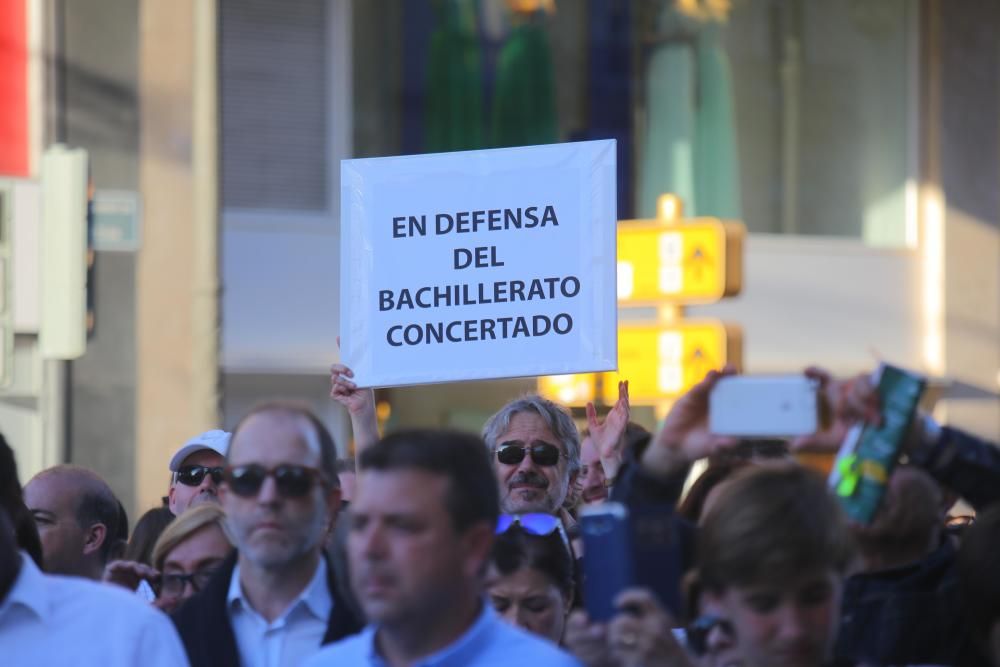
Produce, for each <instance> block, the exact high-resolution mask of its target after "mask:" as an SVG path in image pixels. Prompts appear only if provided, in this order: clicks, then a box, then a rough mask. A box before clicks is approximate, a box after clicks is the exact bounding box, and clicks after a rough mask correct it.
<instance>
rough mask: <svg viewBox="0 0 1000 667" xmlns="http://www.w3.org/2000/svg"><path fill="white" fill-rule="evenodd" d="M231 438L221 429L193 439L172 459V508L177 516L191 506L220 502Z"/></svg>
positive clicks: (170, 496) (170, 498) (170, 497)
mask: <svg viewBox="0 0 1000 667" xmlns="http://www.w3.org/2000/svg"><path fill="white" fill-rule="evenodd" d="M229 436H230V434H229V433H227V432H226V431H220V430H218V429H215V430H212V431H205V432H204V433H201V434H199V435H196V436H195V437H193V438H191V439H190V440H188V441H187V442H185V443H184V445H183V446H181V448H180V449H178V450H177V453H176V454H174V456H173V458H172V459H170V471H171V472H172V473H173V475H171V478H170V493H169V496H168V498H169V505H170V511H171V512H172V513H173V515H174V516H178V515H180V514H181V513H182V512H183V511H184V510H186V509H187V508H188V507H189V506H190V505H197V504H198V503H203V502H212V503H217V502H219V484H220V483H221V482H222V471H223V470H224V468H225V465H226V451H227V450H228V449H229Z"/></svg>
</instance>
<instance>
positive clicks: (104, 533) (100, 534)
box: [83, 523, 111, 556]
mask: <svg viewBox="0 0 1000 667" xmlns="http://www.w3.org/2000/svg"><path fill="white" fill-rule="evenodd" d="M107 539H111V538H110V536H109V535H108V527H107V526H105V525H104V524H103V523H95V524H93V525H92V526H91V527H90V528H88V529H87V531H86V533H84V536H83V555H84V556H89V555H90V554H92V553H96V552H97V551H100V549H101V546H102V545H103V544H104V541H105V540H107Z"/></svg>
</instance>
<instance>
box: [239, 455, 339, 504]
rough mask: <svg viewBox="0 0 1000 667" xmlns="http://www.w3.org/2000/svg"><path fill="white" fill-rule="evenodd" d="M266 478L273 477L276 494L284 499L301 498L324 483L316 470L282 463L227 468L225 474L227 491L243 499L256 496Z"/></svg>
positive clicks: (323, 479) (252, 464) (320, 474)
mask: <svg viewBox="0 0 1000 667" xmlns="http://www.w3.org/2000/svg"><path fill="white" fill-rule="evenodd" d="M268 477H274V484H275V486H276V487H277V488H278V493H279V494H281V495H282V496H284V497H285V498H301V497H302V496H305V495H307V494H308V493H309V492H310V491H312V489H313V486H315V485H316V483H317V482H320V483H325V482H326V480H325V478H324V477H323V474H322V473H321V472H320V471H319V470H316V468H310V467H308V466H298V465H292V464H290V463H283V464H281V465H278V466H275V467H273V468H265V467H264V466H262V465H257V464H256V463H251V464H249V465H243V466H234V467H232V468H228V469H226V472H225V479H226V484H227V485H228V486H229V489H230V490H231V491H232V492H233V493H235V494H236V495H238V496H243V497H244V498H249V497H252V496H256V495H257V494H258V493H259V492H260V487H262V486H263V485H264V480H265V479H267V478H268Z"/></svg>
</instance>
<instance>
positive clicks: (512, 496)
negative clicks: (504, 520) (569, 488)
mask: <svg viewBox="0 0 1000 667" xmlns="http://www.w3.org/2000/svg"><path fill="white" fill-rule="evenodd" d="M502 509H503V511H504V513H505V514H535V513H537V514H554V513H555V511H556V508H554V507H552V502H551V500H550V499H549V497H548V496H547V495H545V493H544V492H542V491H539V490H537V489H516V490H514V491H511V492H510V493H509V494H508V495H507V497H506V498H504V499H503V503H502Z"/></svg>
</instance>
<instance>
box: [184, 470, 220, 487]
mask: <svg viewBox="0 0 1000 667" xmlns="http://www.w3.org/2000/svg"><path fill="white" fill-rule="evenodd" d="M205 475H211V476H212V481H213V482H215V483H216V484H222V475H223V469H222V468H221V467H215V468H210V467H208V466H184V467H182V468H181V469H180V470H178V471H177V481H178V482H180V483H181V484H183V485H184V486H200V485H201V482H202V480H204V479H205Z"/></svg>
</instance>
